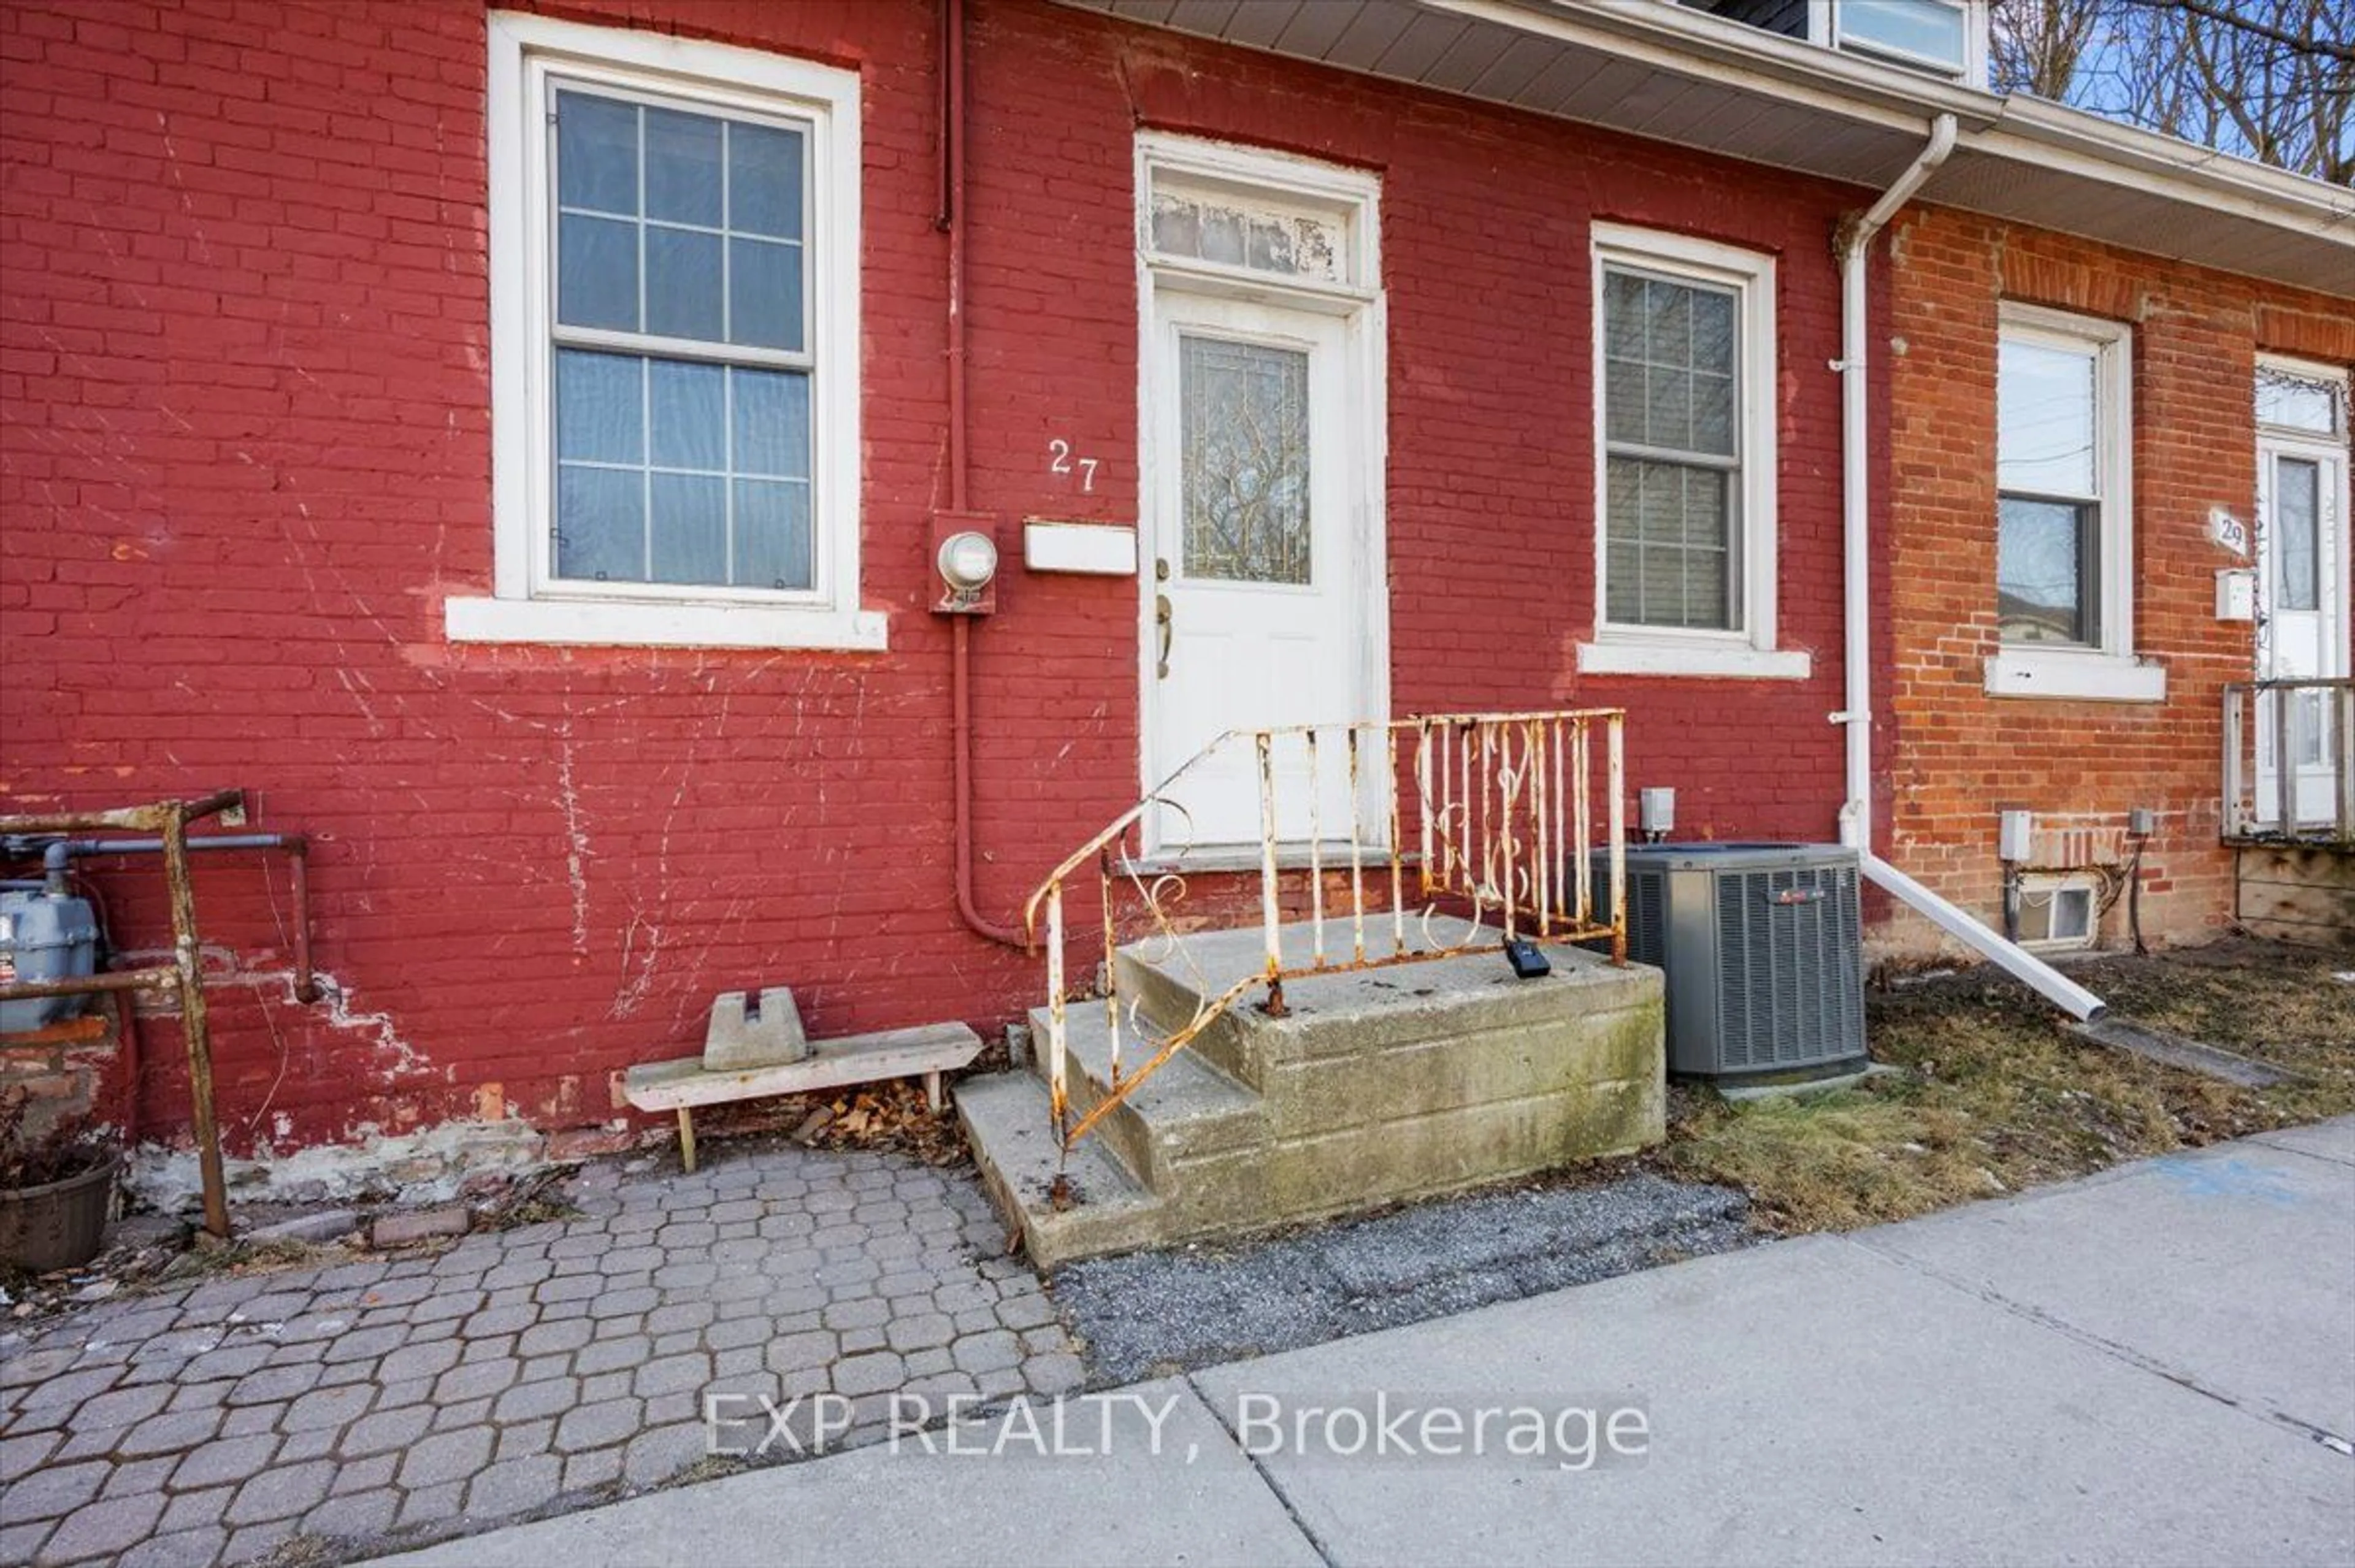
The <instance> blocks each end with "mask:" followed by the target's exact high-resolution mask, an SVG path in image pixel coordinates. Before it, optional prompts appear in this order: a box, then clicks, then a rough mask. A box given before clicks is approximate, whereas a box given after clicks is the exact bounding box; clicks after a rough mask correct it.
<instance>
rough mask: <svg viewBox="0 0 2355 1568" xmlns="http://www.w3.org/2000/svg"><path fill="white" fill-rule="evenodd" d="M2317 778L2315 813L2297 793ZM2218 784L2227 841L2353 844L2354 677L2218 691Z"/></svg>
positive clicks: (2242, 684) (2252, 683)
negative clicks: (2320, 796) (2320, 794)
mask: <svg viewBox="0 0 2355 1568" xmlns="http://www.w3.org/2000/svg"><path fill="white" fill-rule="evenodd" d="M2308 741H2311V742H2313V743H2314V751H2313V752H2309V751H2308V749H2307V742H2308ZM2309 759H2311V760H2309ZM2268 775H2270V776H2268ZM2318 776H2319V777H2322V778H2324V779H2326V780H2327V781H2328V789H2327V791H2326V792H2325V793H2326V794H2327V797H2328V798H2327V800H2326V801H2325V803H2324V804H2323V805H2322V806H2321V807H2319V808H2316V807H2315V806H2313V805H2312V804H2311V803H2310V802H2309V801H2307V800H2304V799H2302V798H2301V791H2300V785H2301V784H2308V785H2309V786H2310V784H2311V781H2312V780H2314V779H2315V778H2317V777H2318ZM2223 782H2224V837H2226V838H2228V839H2259V840H2266V841H2282V842H2291V843H2323V844H2328V843H2339V844H2350V843H2355V679H2350V678H2348V677H2339V678H2337V679H2332V680H2243V681H2234V682H2232V684H2230V685H2228V686H2226V687H2225V688H2224V781H2223ZM2308 793H2311V790H2310V788H2309V791H2308Z"/></svg>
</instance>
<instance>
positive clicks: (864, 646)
mask: <svg viewBox="0 0 2355 1568" xmlns="http://www.w3.org/2000/svg"><path fill="white" fill-rule="evenodd" d="M442 624H443V628H444V629H445V630H446V632H447V633H448V635H449V637H450V640H451V641H452V642H453V643H551V644H561V645H574V646H582V647H629V648H808V649H813V650H836V651H841V652H846V653H880V652H881V651H882V650H883V647H884V645H885V632H886V628H887V625H888V618H887V617H886V616H884V615H882V614H880V613H877V612H875V611H871V610H847V611H846V610H820V609H808V608H803V607H800V606H794V607H786V606H782V605H767V604H692V603H677V604H662V603H644V602H641V603H627V602H618V603H617V602H614V601H611V600H604V601H599V602H596V603H588V602H585V601H582V600H577V599H572V600H567V599H450V600H447V601H445V602H444V603H443V605H442Z"/></svg>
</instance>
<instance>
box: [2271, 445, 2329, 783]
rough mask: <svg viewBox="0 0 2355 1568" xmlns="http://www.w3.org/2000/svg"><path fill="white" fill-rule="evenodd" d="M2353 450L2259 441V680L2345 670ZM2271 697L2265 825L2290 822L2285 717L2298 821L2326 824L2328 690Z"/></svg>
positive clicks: (2321, 675)
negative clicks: (2280, 730)
mask: <svg viewBox="0 0 2355 1568" xmlns="http://www.w3.org/2000/svg"><path fill="white" fill-rule="evenodd" d="M2347 550H2348V519H2347V454H2346V453H2345V451H2344V450H2343V449H2338V448H2334V447H2333V446H2331V445H2329V444H2327V443H2320V442H2313V441H2303V440H2299V439H2296V438H2294V437H2286V436H2266V437H2264V438H2263V439H2261V440H2260V441H2259V442H2258V443H2257V593H2258V601H2257V604H2258V621H2257V677H2258V678H2259V679H2261V680H2308V679H2319V678H2328V677H2339V676H2344V675H2346V674H2347V673H2348V669H2349V667H2348V648H2347V603H2346V594H2347V576H2348V571H2347V568H2348V556H2347ZM2285 695H2293V694H2275V695H2274V696H2271V697H2268V698H2267V699H2264V700H2262V701H2260V702H2259V703H2258V705H2257V734H2256V753H2257V755H2256V764H2257V766H2256V776H2257V795H2256V808H2257V817H2258V820H2259V822H2261V823H2262V824H2264V825H2265V826H2267V827H2283V826H2285V825H2284V824H2283V823H2282V822H2281V820H2280V817H2281V810H2280V805H2279V802H2280V801H2281V798H2282V795H2281V789H2280V784H2279V782H2278V781H2279V777H2280V761H2279V759H2280V757H2281V755H2282V752H2281V749H2280V746H2279V744H2278V743H2277V741H2276V739H2275V735H2276V726H2277V725H2278V724H2279V723H2280V721H2281V716H2282V715H2283V714H2284V713H2286V714H2287V715H2288V719H2289V737H2288V738H2289V760H2290V766H2291V767H2292V769H2293V770H2294V771H2295V785H2294V791H2293V795H2294V799H2295V805H2294V806H2293V808H2292V809H2293V811H2294V813H2295V815H2296V819H2297V821H2296V823H2295V824H2290V825H2288V826H2292V827H2295V826H2296V825H2298V824H2315V823H2328V822H2330V821H2332V820H2334V818H2335V816H2336V812H2337V791H2338V775H2337V771H2336V769H2335V767H2334V765H2333V761H2332V759H2333V758H2334V757H2335V756H2336V755H2337V754H2338V748H2337V743H2336V736H2335V735H2334V733H2333V729H2334V724H2333V709H2334V704H2333V703H2332V702H2331V701H2330V699H2329V694H2328V693H2327V692H2319V691H2309V692H2298V693H2296V694H2294V700H2291V701H2288V702H2287V703H2285V701H2284V696H2285Z"/></svg>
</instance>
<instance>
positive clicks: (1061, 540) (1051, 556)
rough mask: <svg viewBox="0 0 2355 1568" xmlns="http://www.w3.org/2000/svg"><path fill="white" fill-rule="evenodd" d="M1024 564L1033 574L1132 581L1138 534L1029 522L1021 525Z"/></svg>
mask: <svg viewBox="0 0 2355 1568" xmlns="http://www.w3.org/2000/svg"><path fill="white" fill-rule="evenodd" d="M1022 564H1023V565H1024V566H1025V567H1027V568H1028V569H1029V570H1030V571H1071V572H1079V573H1082V574H1083V575H1086V576H1092V577H1133V576H1135V573H1136V530H1135V528H1129V527H1127V526H1125V525H1124V524H1119V523H1069V522H1063V521H1061V520H1060V519H1058V518H1054V517H1030V518H1027V519H1025V521H1024V522H1023V524H1022Z"/></svg>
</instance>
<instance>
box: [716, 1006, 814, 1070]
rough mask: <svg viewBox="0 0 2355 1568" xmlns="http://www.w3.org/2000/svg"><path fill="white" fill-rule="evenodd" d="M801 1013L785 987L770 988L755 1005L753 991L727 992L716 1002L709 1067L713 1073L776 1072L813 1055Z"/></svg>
mask: <svg viewBox="0 0 2355 1568" xmlns="http://www.w3.org/2000/svg"><path fill="white" fill-rule="evenodd" d="M810 1049H811V1047H810V1042H809V1036H808V1035H806V1034H805V1033H804V1032H803V1030H802V1013H801V1008H798V1007H796V1006H795V1005H794V994H793V992H792V991H791V990H789V989H788V988H786V987H783V986H771V987H765V988H764V989H762V992H761V999H760V1001H759V1002H758V1003H755V1002H753V1001H752V999H751V994H750V993H749V992H744V991H725V992H722V993H721V994H720V995H719V996H718V997H715V998H713V1000H712V1003H711V1020H710V1022H709V1023H708V1024H706V1025H705V1026H704V1030H703V1066H704V1070H705V1071H706V1072H734V1071H736V1070H737V1069H739V1068H743V1067H774V1066H776V1065H778V1064H780V1063H782V1062H787V1061H802V1060H803V1059H804V1058H805V1057H807V1056H808V1055H809V1054H810Z"/></svg>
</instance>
